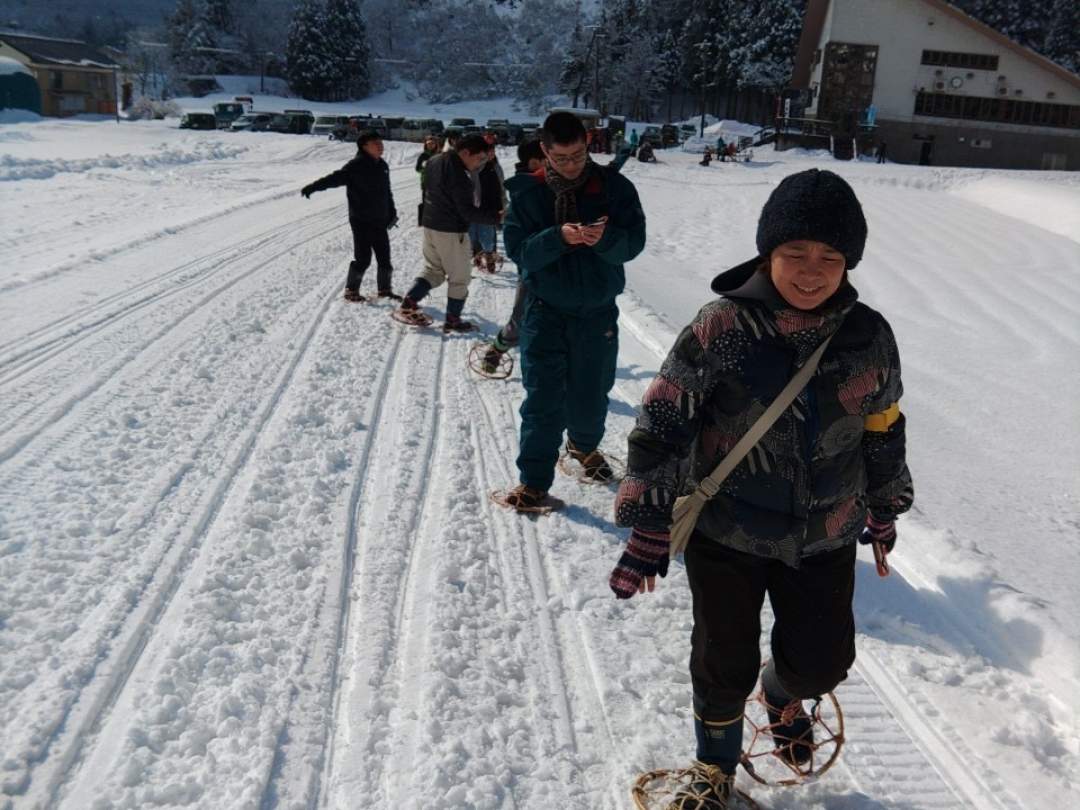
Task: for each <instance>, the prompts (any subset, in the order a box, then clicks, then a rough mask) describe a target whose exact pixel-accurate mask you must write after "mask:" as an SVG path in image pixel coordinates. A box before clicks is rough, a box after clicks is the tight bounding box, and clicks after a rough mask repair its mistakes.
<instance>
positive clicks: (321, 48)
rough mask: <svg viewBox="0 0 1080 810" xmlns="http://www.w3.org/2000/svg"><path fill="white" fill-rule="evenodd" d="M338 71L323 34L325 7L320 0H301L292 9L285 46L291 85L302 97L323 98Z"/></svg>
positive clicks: (286, 66) (286, 65)
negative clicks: (323, 8)
mask: <svg viewBox="0 0 1080 810" xmlns="http://www.w3.org/2000/svg"><path fill="white" fill-rule="evenodd" d="M336 70H337V66H336V65H335V64H334V62H333V58H332V56H331V53H330V49H329V43H328V40H327V37H326V36H325V34H324V29H323V10H322V6H320V4H319V2H318V0H300V2H298V3H297V5H296V7H295V9H294V11H293V18H292V22H291V23H290V24H289V39H288V43H287V44H286V46H285V75H286V78H287V79H288V80H289V86H290V87H291V88H292V89H293V90H294V91H296V92H297V93H299V94H300V95H301V96H302V97H303V98H309V99H315V100H320V101H321V100H324V99H325V98H326V97H327V94H328V93H329V91H330V88H331V86H332V82H333V79H334V78H336V73H335V71H336Z"/></svg>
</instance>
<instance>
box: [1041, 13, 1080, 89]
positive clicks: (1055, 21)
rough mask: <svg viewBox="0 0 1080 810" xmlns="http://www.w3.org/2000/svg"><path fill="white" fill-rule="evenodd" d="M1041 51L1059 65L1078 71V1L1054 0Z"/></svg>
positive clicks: (1079, 32) (1079, 26) (1079, 69)
mask: <svg viewBox="0 0 1080 810" xmlns="http://www.w3.org/2000/svg"><path fill="white" fill-rule="evenodd" d="M1043 53H1045V54H1046V55H1047V56H1048V57H1049V58H1051V59H1053V60H1054V61H1055V62H1057V63H1058V64H1059V65H1061V66H1063V67H1065V68H1067V69H1068V70H1071V71H1072V72H1073V73H1080V3H1078V2H1077V0H1056V2H1055V3H1054V8H1053V13H1052V14H1051V15H1050V24H1049V27H1048V29H1047V33H1046V42H1045V43H1044V44H1043Z"/></svg>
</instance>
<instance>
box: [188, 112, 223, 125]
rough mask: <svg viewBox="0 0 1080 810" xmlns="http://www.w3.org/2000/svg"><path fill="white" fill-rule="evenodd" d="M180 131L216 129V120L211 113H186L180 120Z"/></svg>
mask: <svg viewBox="0 0 1080 810" xmlns="http://www.w3.org/2000/svg"><path fill="white" fill-rule="evenodd" d="M180 129H217V119H216V118H215V117H214V114H213V113H211V112H186V113H184V115H183V117H182V118H181V119H180Z"/></svg>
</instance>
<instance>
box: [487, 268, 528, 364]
mask: <svg viewBox="0 0 1080 810" xmlns="http://www.w3.org/2000/svg"><path fill="white" fill-rule="evenodd" d="M528 292H529V291H528V290H527V289H526V288H525V285H524V284H523V283H522V282H521V280H520V279H518V285H517V292H515V293H514V309H513V310H512V311H511V312H510V318H509V320H507V322H506V324H505V325H504V326H503V328H502V329H500V330H499V334H498V335H496V336H495V345H496V346H497V347H498V349H499V351H503V352H504V351H506V350H507V349H512V348H514V347H515V346H517V345H518V332H519V331H520V329H521V315H522V312H523V311H524V309H525V296H526V295H528Z"/></svg>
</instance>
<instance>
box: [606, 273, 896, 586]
mask: <svg viewBox="0 0 1080 810" xmlns="http://www.w3.org/2000/svg"><path fill="white" fill-rule="evenodd" d="M756 264H757V260H755V261H754V262H748V263H746V264H744V265H740V266H739V267H736V268H735V269H733V270H730V271H728V272H727V273H725V274H722V275H721V276H719V277H717V279H716V280H715V281H714V282H713V289H714V290H715V291H716V292H718V293H720V294H722V295H723V296H724V297H722V298H720V299H719V300H716V301H713V302H712V303H709V304H707V305H706V306H705V307H704V308H702V310H701V311H700V312H699V313H698V315H697V317H696V318H695V319H694V321H693V323H691V324H690V326H688V327H687V328H686V329H684V330H683V332H682V334H680V335H679V338H678V340H677V341H676V343H675V346H674V347H673V348H672V350H671V352H670V353H669V354H668V357H667V359H666V360H665V361H664V364H663V366H662V367H661V369H660V373H659V374H658V375H657V377H656V378H655V379H654V380H653V382H652V384H651V385H650V386H649V388H648V390H647V391H646V393H645V397H644V400H643V402H642V407H641V413H640V415H639V417H638V420H637V426H636V427H635V429H634V430H633V431H632V432H631V434H630V439H629V454H628V455H629V457H628V471H627V476H626V478H625V479H624V480H623V482H622V484H621V485H620V487H619V493H618V496H617V499H616V505H615V518H616V522H617V523H618V525H620V526H637V527H639V528H641V529H643V530H646V531H651V532H657V531H666V530H668V528H669V527H670V524H671V509H672V505H673V504H674V501H675V497H676V495H682V494H688V493H689V492H691V491H693V489H694V488H695V487H696V486H697V483H698V481H700V480H701V479H702V478H704V477H705V476H706V475H708V474H709V473H711V472H712V471H713V470H714V469H715V468H716V465H717V464H719V463H720V460H721V459H722V458H723V456H724V454H725V453H727V452H728V451H729V450H730V449H731V448H732V447H733V446H734V445H735V443H736V442H737V441H738V440H739V438H740V437H741V436H742V435H743V434H744V433H746V431H747V430H749V429H750V427H751V425H753V424H754V422H755V421H757V419H758V417H759V416H761V414H762V413H763V412H764V411H765V409H766V408H767V407H768V405H769V403H770V402H772V401H773V399H775V398H776V397H777V395H778V394H779V393H780V392H781V390H782V389H783V388H784V386H785V385H786V384H787V383H788V381H789V380H790V379H791V377H792V376H793V375H794V373H795V371H796V369H797V367H798V365H800V364H801V363H802V362H804V361H805V360H806V359H807V357H809V356H810V354H812V353H813V351H814V349H815V348H816V347H817V346H818V344H820V343H821V341H822V340H824V339H825V337H826V336H828V335H830V334H833V338H832V341H831V343H830V344H829V347H828V349H827V350H826V352H825V354H824V356H823V357H822V359H821V363H820V365H819V367H818V370H817V372H816V373H815V375H814V377H813V379H812V380H811V382H810V384H809V385H808V386H807V387H806V389H805V390H804V391H803V392H802V394H800V396H799V397H798V398H797V399H796V400H795V402H794V403H793V404H792V405H791V406H790V407H789V408H787V410H786V411H785V412H784V414H783V415H781V417H780V418H779V419H778V420H777V421H776V423H775V424H774V425H773V426H772V428H770V429H769V431H768V433H766V435H765V436H764V438H763V439H762V440H761V441H760V442H758V444H757V445H756V446H755V447H754V448H753V449H752V450H751V451H750V453H749V454H748V455H747V457H746V458H745V459H743V460H742V461H741V462H740V463H739V465H738V466H737V467H736V468H735V470H734V472H732V474H731V475H730V476H729V477H728V478H727V480H726V481H725V482H724V484H723V486H722V487H721V489H720V492H719V493H718V494H717V495H716V497H714V498H713V499H712V500H711V501H709V503H708V504H707V505H706V507H705V509H704V511H703V512H702V514H701V518H700V520H699V521H698V524H697V531H698V532H699V533H701V534H703V535H705V536H707V537H709V538H710V539H713V540H715V541H717V542H719V543H722V544H724V545H725V546H729V547H731V548H734V549H737V550H739V551H743V552H748V553H751V554H755V555H758V556H762V557H770V558H775V559H779V560H781V561H783V562H784V563H786V564H788V565H790V566H792V567H798V566H799V561H800V559H801V558H802V557H804V556H807V555H811V554H816V553H820V552H824V551H829V550H832V549H835V548H839V547H841V546H844V545H847V544H850V543H854V542H855V541H856V540H857V539H858V537H859V534H860V533H861V531H862V528H863V526H864V524H865V520H866V514H867V511H868V510H869V511H871V512H872V513H873V515H874V516H875V517H877V518H878V519H880V520H892V519H895V518H896V516H897V515H899V514H901V513H903V512H905V511H907V510H908V509H909V508H910V506H911V503H912V499H913V489H912V483H911V475H910V473H909V472H908V468H907V463H906V461H905V449H904V441H905V437H904V431H905V420H904V416H903V415H902V414H901V413H900V408H899V401H900V396H901V394H902V392H903V387H902V385H901V383H900V358H899V355H898V352H897V349H896V341H895V339H894V338H893V334H892V330H891V329H890V328H889V325H888V323H887V322H886V321H885V319H884V318H883V317H882V316H881V315H880V314H879V313H877V312H875V311H874V310H872V309H870V307H868V306H866V305H865V304H861V303H858V302H857V298H858V293H857V292H856V291H855V288H854V287H852V286H851V285H850V284H848V283H847V282H846V281H845V282H844V283H843V284H842V286H841V287H840V289H839V290H838V291H837V292H836V293H835V294H834V295H833V296H832V298H830V299H829V301H827V302H826V303H825V304H824V305H823V306H822V307H820V308H818V309H817V310H814V311H811V312H806V311H801V310H798V309H794V308H792V307H790V306H789V305H787V304H786V303H785V302H784V300H783V299H782V298H781V297H780V296H779V294H778V293H777V292H776V290H775V288H774V287H773V286H772V283H771V281H770V280H769V278H768V275H767V274H764V273H760V272H756Z"/></svg>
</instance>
